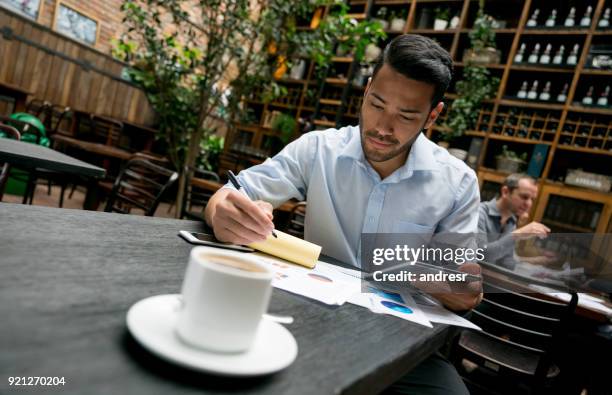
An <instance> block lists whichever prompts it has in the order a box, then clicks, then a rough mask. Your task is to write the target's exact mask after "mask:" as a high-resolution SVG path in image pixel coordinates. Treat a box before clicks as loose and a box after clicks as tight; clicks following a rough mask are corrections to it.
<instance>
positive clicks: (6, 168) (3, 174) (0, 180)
mask: <svg viewBox="0 0 612 395" xmlns="http://www.w3.org/2000/svg"><path fill="white" fill-rule="evenodd" d="M0 131H2V132H4V133H5V134H7V135H8V137H11V138H14V139H15V140H20V139H21V134H20V133H19V131H18V130H17V129H15V128H14V127H12V126H9V125H5V124H3V123H0ZM10 171H11V165H9V164H8V163H5V164H4V165H2V170H1V171H0V201H2V197H3V196H4V188H5V187H6V181H7V180H8V177H9V173H10Z"/></svg>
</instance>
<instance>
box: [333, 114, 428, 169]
mask: <svg viewBox="0 0 612 395" xmlns="http://www.w3.org/2000/svg"><path fill="white" fill-rule="evenodd" d="M347 133H348V142H347V143H346V145H345V146H344V147H343V148H342V150H341V151H340V153H339V155H338V156H339V157H340V158H342V157H346V158H352V159H355V160H357V161H362V162H365V161H366V159H365V155H364V154H363V148H362V147H361V135H360V131H359V126H349V127H347ZM436 148H437V146H436V145H435V144H434V143H432V142H431V141H430V140H429V139H428V138H427V137H426V136H425V135H424V134H423V133H419V136H418V137H417V138H416V140H415V141H414V143H413V144H412V147H411V148H410V153H409V154H408V158H407V159H406V163H404V165H403V166H402V167H400V168H399V169H398V170H397V171H396V172H398V173H399V176H400V178H407V177H410V176H411V175H412V172H413V171H415V170H417V171H437V170H438V169H439V167H438V162H437V161H436V160H435V158H434V150H435V149H436Z"/></svg>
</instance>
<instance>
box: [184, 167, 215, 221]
mask: <svg viewBox="0 0 612 395" xmlns="http://www.w3.org/2000/svg"><path fill="white" fill-rule="evenodd" d="M192 177H195V178H201V179H204V180H208V181H214V182H217V183H220V182H221V179H220V178H219V175H217V174H216V173H213V172H212V171H208V170H202V169H193V176H192ZM214 193H215V192H214V191H211V190H208V189H205V188H201V187H198V186H197V185H194V184H192V183H191V179H190V180H188V182H187V183H186V185H185V193H184V195H183V210H182V212H181V218H185V217H187V218H189V219H195V220H200V221H204V209H205V208H206V205H207V204H208V200H209V199H210V198H211V196H212V195H213V194H214Z"/></svg>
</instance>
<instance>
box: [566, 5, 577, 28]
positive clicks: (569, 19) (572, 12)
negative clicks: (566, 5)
mask: <svg viewBox="0 0 612 395" xmlns="http://www.w3.org/2000/svg"><path fill="white" fill-rule="evenodd" d="M575 19H576V8H575V7H572V8H570V11H569V14H567V18H565V22H564V23H563V26H565V27H572V26H574V25H575V24H576V20H575Z"/></svg>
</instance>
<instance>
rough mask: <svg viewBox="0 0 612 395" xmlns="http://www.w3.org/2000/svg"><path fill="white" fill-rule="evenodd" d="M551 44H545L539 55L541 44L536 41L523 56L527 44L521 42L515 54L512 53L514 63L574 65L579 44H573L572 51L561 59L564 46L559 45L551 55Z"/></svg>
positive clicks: (563, 54)
mask: <svg viewBox="0 0 612 395" xmlns="http://www.w3.org/2000/svg"><path fill="white" fill-rule="evenodd" d="M552 49H553V46H552V44H550V43H549V44H547V45H546V48H545V49H544V52H542V54H541V55H540V50H541V46H540V44H539V43H536V44H535V45H534V47H533V50H532V51H531V53H530V54H529V55H528V56H525V51H526V50H527V45H526V44H525V43H522V44H521V46H520V48H519V50H518V52H517V53H516V55H514V63H528V64H545V65H549V64H553V65H556V66H576V64H577V63H578V53H579V52H580V45H579V44H576V45H574V48H572V51H571V52H570V54H569V55H568V57H567V58H566V59H565V61H564V60H563V58H564V57H565V46H564V45H560V46H559V48H557V51H556V52H555V54H554V55H552Z"/></svg>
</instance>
